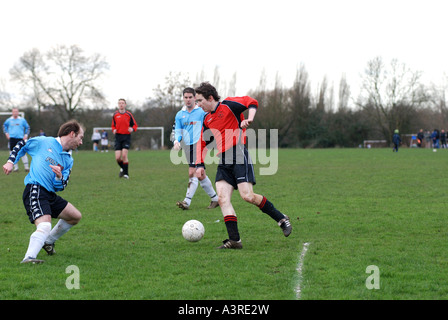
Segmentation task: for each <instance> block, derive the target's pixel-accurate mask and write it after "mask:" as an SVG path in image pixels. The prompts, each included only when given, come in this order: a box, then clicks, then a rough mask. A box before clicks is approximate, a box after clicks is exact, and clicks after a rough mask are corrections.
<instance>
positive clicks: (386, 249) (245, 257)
mask: <svg viewBox="0 0 448 320" xmlns="http://www.w3.org/2000/svg"><path fill="white" fill-rule="evenodd" d="M6 158H7V153H6V152H5V151H2V152H0V159H4V160H6ZM74 159H75V164H74V169H73V172H72V176H71V178H70V183H69V186H68V188H67V190H66V191H64V192H62V193H60V195H61V196H62V197H64V198H65V199H67V200H68V201H70V202H71V203H73V204H74V205H75V206H76V207H77V208H78V209H79V210H80V211H81V212H82V214H83V219H82V220H81V222H80V224H79V225H77V226H76V227H74V228H73V229H72V230H70V232H69V233H67V234H66V235H65V236H64V237H63V238H61V240H59V241H58V242H57V246H56V251H57V254H56V255H54V256H49V257H47V256H46V255H45V253H44V252H43V251H41V253H40V255H39V257H40V258H43V259H45V260H46V262H45V263H44V264H42V265H23V264H20V263H19V262H20V261H21V259H22V258H23V255H24V253H25V251H26V248H27V246H28V241H29V235H30V234H31V233H32V232H33V231H34V229H35V228H34V226H33V225H31V224H30V223H29V222H28V218H27V216H26V215H25V212H24V209H23V204H22V200H21V195H22V192H23V188H24V185H23V178H24V176H25V173H24V172H23V170H22V172H20V173H14V174H11V175H10V176H5V175H4V174H2V175H0V192H1V197H2V200H1V206H0V299H63V300H65V299H103V300H104V299H106V300H107V299H164V300H165V299H166V300H178V299H194V300H196V299H201V300H212V299H218V300H227V299H232V300H233V299H236V300H239V299H250V300H251V299H256V300H293V299H296V293H295V288H296V287H297V285H298V283H299V281H300V286H301V299H304V300H306V299H448V252H447V250H446V241H447V236H448V226H447V222H448V219H447V214H448V212H447V210H446V207H447V205H446V203H447V196H446V194H447V192H448V170H447V169H448V166H447V160H448V151H446V150H439V152H437V153H433V152H432V150H429V149H422V150H417V149H400V152H399V153H392V151H391V150H390V149H371V150H358V149H328V150H290V149H286V150H280V151H279V169H278V172H277V173H276V174H275V175H273V176H261V175H258V173H259V170H258V169H259V168H260V167H261V166H260V165H258V164H257V165H256V166H255V167H256V174H257V185H256V186H255V187H254V189H255V191H256V192H257V193H260V194H264V195H266V196H267V197H268V199H270V200H271V201H272V202H273V203H274V204H275V205H276V207H277V208H278V209H280V210H281V211H282V212H284V213H286V214H288V215H289V216H290V217H291V221H292V224H293V228H294V229H293V233H292V234H291V236H290V237H289V238H285V237H283V235H282V233H281V230H280V229H279V228H278V227H277V226H276V224H275V222H274V221H273V220H271V219H270V218H269V217H268V216H267V215H265V214H263V213H261V212H260V211H259V210H258V208H256V207H253V206H251V205H249V204H247V203H245V202H244V201H243V200H241V199H240V198H239V195H238V194H237V193H235V194H234V196H233V202H234V207H235V209H236V212H237V215H238V217H239V220H238V221H239V228H240V234H241V237H242V239H243V245H244V248H243V250H237V251H233V250H230V251H226V250H224V251H221V250H216V249H215V248H216V247H217V246H218V245H219V244H220V242H221V240H224V239H225V238H226V237H227V233H226V230H225V226H224V223H223V219H222V215H221V212H220V210H219V209H215V210H207V209H205V207H206V206H207V205H208V204H209V199H208V197H207V195H206V194H205V192H204V191H203V190H202V189H201V188H198V191H197V192H196V195H195V198H194V200H193V203H192V207H191V210H189V211H181V210H180V209H178V208H177V207H176V206H175V202H176V201H177V200H181V199H183V197H184V195H185V190H186V182H187V167H186V166H185V165H180V166H175V165H173V164H171V162H170V158H169V152H168V151H141V152H131V153H130V175H131V179H130V180H128V181H126V180H123V179H119V178H118V166H117V165H116V163H115V161H114V156H113V153H107V154H105V153H93V152H89V151H81V152H79V153H77V154H74ZM20 165H21V167H22V164H20ZM207 172H208V175H209V176H210V177H211V179H212V180H213V179H214V176H215V172H216V165H215V164H211V165H208V166H207ZM189 219H198V220H200V221H201V222H202V223H203V224H204V226H205V230H206V232H205V236H204V238H203V239H202V240H201V241H200V242H197V243H190V242H187V241H186V240H184V239H183V238H182V234H181V228H182V225H183V223H184V222H185V221H187V220H189ZM217 220H219V222H217ZM305 242H307V243H309V250H308V251H307V254H306V256H305V258H304V261H303V272H302V277H301V278H300V279H299V276H298V273H297V270H296V268H297V265H298V262H299V256H300V253H301V251H302V248H303V244H304V243H305ZM70 265H76V266H77V267H78V268H79V271H80V286H81V288H80V289H79V290H76V289H73V290H69V289H67V287H66V285H65V283H66V279H67V278H68V277H69V276H70V274H68V273H66V268H67V267H68V266H70ZM369 265H375V266H377V267H378V268H379V270H380V289H378V290H375V289H374V290H368V289H367V288H366V285H365V282H366V279H367V277H368V276H369V274H367V273H366V268H367V266H369Z"/></svg>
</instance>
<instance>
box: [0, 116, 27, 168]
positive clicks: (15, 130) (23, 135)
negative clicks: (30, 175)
mask: <svg viewBox="0 0 448 320" xmlns="http://www.w3.org/2000/svg"><path fill="white" fill-rule="evenodd" d="M3 132H4V134H5V136H6V139H8V143H9V150H10V151H12V149H13V148H14V147H15V146H16V144H17V143H19V142H20V141H21V140H25V141H26V140H27V139H28V136H29V134H30V126H29V125H28V122H26V120H25V118H22V117H21V116H20V115H19V109H18V108H13V109H12V116H11V117H10V118H8V119H7V120H6V121H5V123H4V124H3ZM22 162H23V165H24V167H25V171H26V172H28V171H30V169H29V166H28V157H27V156H26V154H24V155H23V157H22ZM18 171H19V164H18V163H17V164H15V165H14V172H18Z"/></svg>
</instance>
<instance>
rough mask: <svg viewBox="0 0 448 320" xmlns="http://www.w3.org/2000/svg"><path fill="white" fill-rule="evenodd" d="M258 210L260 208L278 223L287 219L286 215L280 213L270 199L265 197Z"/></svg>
mask: <svg viewBox="0 0 448 320" xmlns="http://www.w3.org/2000/svg"><path fill="white" fill-rule="evenodd" d="M258 208H260V210H261V211H262V212H264V213H266V214H267V215H269V216H270V217H271V218H272V219H274V220H275V221H277V222H279V221H280V220H281V219H283V218H284V217H285V215H284V214H283V213H281V212H280V211H278V210H277V209H276V208H275V207H274V205H273V204H272V203H271V202H270V201H269V200H268V199H266V197H263V200H262V201H261V203H260V204H259V205H258Z"/></svg>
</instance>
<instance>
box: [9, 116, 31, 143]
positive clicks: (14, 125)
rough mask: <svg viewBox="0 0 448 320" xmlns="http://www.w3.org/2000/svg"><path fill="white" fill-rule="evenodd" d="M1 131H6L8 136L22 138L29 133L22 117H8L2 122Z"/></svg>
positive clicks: (28, 127) (28, 128)
mask: <svg viewBox="0 0 448 320" xmlns="http://www.w3.org/2000/svg"><path fill="white" fill-rule="evenodd" d="M3 132H4V133H8V134H9V137H10V138H14V139H23V136H24V135H25V134H26V135H29V134H30V126H29V125H28V122H26V120H25V119H24V118H22V117H17V118H16V119H14V117H10V118H8V119H7V120H6V121H5V123H4V124H3Z"/></svg>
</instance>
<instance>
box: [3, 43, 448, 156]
mask: <svg viewBox="0 0 448 320" xmlns="http://www.w3.org/2000/svg"><path fill="white" fill-rule="evenodd" d="M108 68H109V65H108V63H107V62H106V60H105V58H104V57H102V56H101V55H99V54H94V55H91V56H87V55H85V54H84V52H83V50H82V49H81V48H79V47H78V46H76V45H74V46H70V47H67V46H57V47H55V48H52V49H51V50H49V51H48V52H46V53H41V52H40V51H39V50H37V49H33V50H30V51H28V52H26V53H24V55H23V56H22V57H21V58H20V59H19V61H18V62H17V63H16V64H15V65H14V66H13V67H12V68H11V71H10V73H11V80H12V81H15V82H16V83H18V84H20V85H21V86H22V88H23V96H24V100H23V106H18V107H19V108H20V109H21V110H22V111H25V112H26V119H27V121H28V122H29V124H30V126H31V136H33V135H37V134H38V133H39V130H40V129H43V130H44V131H45V132H46V134H47V135H56V134H57V129H58V127H59V124H60V123H62V122H64V121H66V120H68V119H72V118H75V119H77V120H78V121H80V122H82V123H83V124H84V126H85V127H86V139H85V145H86V147H87V148H89V147H90V146H91V141H90V136H89V135H90V134H91V132H92V128H93V127H109V126H110V124H111V119H112V114H113V112H114V107H115V105H114V106H107V102H106V99H105V97H104V94H103V93H102V90H101V86H100V84H101V79H102V77H103V76H104V74H105V72H106V70H107V69H108ZM207 80H208V81H210V82H211V83H212V84H214V85H215V86H216V87H217V88H218V91H219V92H220V93H222V94H221V95H222V96H223V97H225V96H226V94H227V96H231V95H233V94H234V92H235V88H236V86H237V74H236V73H235V74H234V75H233V77H232V79H231V80H230V82H229V83H226V82H224V81H222V80H221V79H220V76H219V69H218V68H216V69H215V73H214V75H213V77H212V78H211V79H206V78H205V76H204V74H203V73H202V74H198V75H197V77H196V79H195V80H194V81H191V80H190V79H189V77H188V76H186V75H183V74H181V73H175V72H171V73H169V74H168V75H167V76H166V79H165V83H164V84H160V85H158V86H157V88H155V89H154V90H153V92H152V94H149V96H150V97H148V99H147V100H146V101H145V102H144V103H142V104H140V105H135V104H132V102H130V103H128V108H129V109H130V110H131V111H132V112H133V114H134V116H135V118H136V121H137V123H138V124H139V126H157V127H159V126H163V127H164V129H165V137H164V141H165V143H164V144H165V147H171V142H170V140H169V137H170V133H171V129H172V125H173V122H174V117H175V114H176V113H177V111H179V109H180V108H181V107H182V90H183V88H184V87H187V86H193V87H194V86H196V85H198V84H199V83H200V82H202V81H207ZM446 80H447V79H445V83H443V84H442V85H435V84H429V85H428V84H424V83H423V81H422V73H421V72H419V71H414V70H411V69H410V68H408V67H407V66H406V65H405V64H403V63H400V62H399V61H398V60H396V59H394V60H392V61H390V62H385V61H384V60H383V59H382V58H381V57H375V58H373V59H372V60H370V61H368V62H367V64H366V68H365V70H364V72H363V73H362V74H361V76H360V79H359V83H360V84H361V91H360V93H359V95H358V96H356V97H354V96H353V94H352V93H351V87H350V84H349V83H348V82H347V80H346V78H345V77H344V75H342V76H341V79H340V81H339V83H338V84H337V85H336V86H335V85H334V84H333V83H329V81H328V80H327V78H326V77H324V79H322V81H321V83H320V84H319V86H318V88H317V90H315V88H312V85H311V79H310V75H309V74H308V72H307V70H306V68H305V66H304V65H301V66H300V67H299V68H298V70H297V71H296V77H295V80H294V82H293V83H292V84H291V86H289V87H288V86H284V85H283V84H281V82H280V80H279V79H278V78H277V79H276V81H275V85H274V87H273V88H267V86H266V77H265V76H264V74H263V73H262V75H261V77H260V82H259V85H258V86H257V87H256V88H254V89H252V90H250V91H249V92H248V93H247V94H248V95H250V96H252V97H254V98H255V99H257V100H258V101H259V105H260V109H259V112H257V115H256V117H255V121H254V123H253V125H252V128H254V129H267V133H268V134H269V130H270V129H277V130H278V139H279V141H278V145H279V147H284V148H297V147H299V148H331V147H358V146H359V145H361V144H362V142H363V141H364V140H371V139H374V140H376V139H381V140H386V141H387V143H390V142H391V138H392V134H393V132H394V130H395V129H398V130H399V131H400V132H401V133H417V132H418V130H419V129H424V130H430V131H432V130H433V129H435V128H438V129H445V130H446V129H447V128H448V113H447V104H446V92H447V88H448V81H446ZM131 100H132V99H129V100H128V101H131ZM10 101H11V99H10V96H9V94H8V92H6V91H5V90H2V86H1V84H0V110H2V111H9V110H10V109H11V107H12V105H11V102H10ZM92 106H94V107H92ZM1 119H2V120H3V121H4V120H5V118H4V117H3V118H1ZM135 136H136V137H135V139H134V140H133V141H134V143H133V144H134V145H135V146H138V147H140V148H149V147H151V146H152V145H153V144H154V141H155V142H156V144H158V145H159V146H160V134H158V133H154V134H152V133H151V134H147V133H138V134H137V133H136V135H135ZM148 137H151V139H149V138H148ZM149 140H151V141H149ZM267 140H268V141H269V136H268V139H267ZM0 148H6V139H0Z"/></svg>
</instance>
